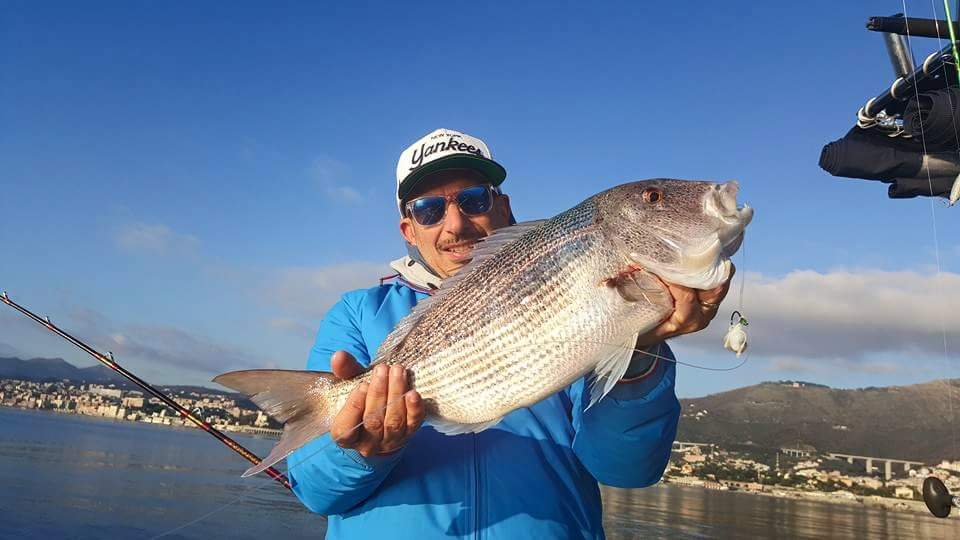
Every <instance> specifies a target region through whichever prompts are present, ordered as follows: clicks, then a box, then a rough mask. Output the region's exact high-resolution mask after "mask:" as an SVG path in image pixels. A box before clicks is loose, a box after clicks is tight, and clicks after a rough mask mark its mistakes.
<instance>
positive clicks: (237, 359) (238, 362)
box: [70, 309, 268, 375]
mask: <svg viewBox="0 0 960 540" xmlns="http://www.w3.org/2000/svg"><path fill="white" fill-rule="evenodd" d="M70 318H71V320H72V321H74V323H75V324H76V327H77V335H79V336H89V337H88V338H87V339H89V341H90V343H92V344H93V345H94V347H95V348H99V349H100V350H102V351H111V352H113V353H115V354H116V355H117V356H118V357H126V358H135V359H136V360H138V361H140V362H145V363H148V364H150V365H151V367H153V368H154V369H156V368H157V367H158V366H168V367H176V368H186V369H188V370H191V371H194V372H197V373H201V374H205V375H213V374H217V373H222V372H224V371H229V370H233V369H249V368H261V367H263V366H264V365H266V364H267V363H268V360H267V359H266V358H261V357H259V356H257V355H254V354H251V353H248V352H246V351H243V350H241V349H238V348H236V347H232V346H230V345H224V344H220V343H217V342H216V341H214V340H213V339H211V338H209V337H207V336H204V335H201V334H196V333H192V332H188V331H186V330H183V329H181V328H177V327H175V326H170V325H133V324H117V323H113V322H111V321H110V320H109V319H107V318H106V317H104V316H103V315H102V314H101V313H99V312H96V311H93V310H90V309H75V310H73V311H72V313H71V317H70Z"/></svg>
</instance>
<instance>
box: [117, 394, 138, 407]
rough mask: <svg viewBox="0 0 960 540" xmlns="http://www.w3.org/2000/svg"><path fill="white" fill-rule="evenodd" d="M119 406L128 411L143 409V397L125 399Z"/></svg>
mask: <svg viewBox="0 0 960 540" xmlns="http://www.w3.org/2000/svg"><path fill="white" fill-rule="evenodd" d="M120 404H121V405H123V406H124V407H127V408H130V409H140V408H142V407H143V396H140V397H125V398H123V401H121V403H120Z"/></svg>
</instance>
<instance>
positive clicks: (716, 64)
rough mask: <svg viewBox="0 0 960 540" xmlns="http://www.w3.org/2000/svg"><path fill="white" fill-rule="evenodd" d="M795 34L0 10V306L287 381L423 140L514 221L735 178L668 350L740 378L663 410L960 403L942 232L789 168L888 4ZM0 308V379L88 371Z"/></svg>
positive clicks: (690, 19)
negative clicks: (704, 298)
mask: <svg viewBox="0 0 960 540" xmlns="http://www.w3.org/2000/svg"><path fill="white" fill-rule="evenodd" d="M934 5H936V6H937V7H940V8H941V9H942V6H939V3H936V4H928V3H926V2H916V1H912V2H909V3H908V4H907V10H908V15H911V16H925V17H928V16H933V9H934ZM717 8H719V9H717ZM803 8H804V14H803V16H801V17H798V16H797V13H796V11H797V5H796V4H794V3H782V2H760V3H758V2H740V3H738V2H732V3H731V2H725V3H723V4H719V3H716V4H704V3H676V2H661V3H656V4H655V3H653V2H643V3H641V2H623V3H613V2H611V3H604V4H603V5H586V4H577V3H568V4H558V3H553V2H550V3H534V2H529V3H528V2H511V3H506V2H489V3H486V2H481V3H450V2H423V3H418V4H416V5H404V4H401V3H387V2H382V3H363V2H351V3H320V2H316V3H311V2H275V3H270V4H265V3H255V2H230V3H195V2H162V3H161V2H146V1H134V2H97V3H71V2H62V3H58V2H40V3H37V2H7V3H5V8H4V15H3V16H2V17H0V125H2V126H3V129H2V130H0V198H2V199H0V208H2V211H0V247H2V251H0V289H3V290H6V291H8V293H9V294H10V297H11V298H13V299H14V300H16V301H18V302H21V303H23V304H25V305H26V306H28V307H30V308H31V309H34V310H35V311H37V312H39V313H41V314H43V315H49V316H50V317H51V319H52V320H53V321H54V322H55V323H58V324H60V325H61V326H63V327H64V328H65V329H67V330H68V331H70V332H72V333H74V334H75V335H77V336H78V337H81V338H83V339H86V340H89V342H90V343H91V344H93V345H95V346H96V347H98V348H100V349H101V350H110V351H113V352H114V353H115V355H116V357H117V359H118V361H120V362H121V363H122V364H123V365H125V366H127V367H128V368H129V369H131V370H132V371H134V372H135V373H137V374H139V375H140V376H141V377H142V378H144V379H146V380H148V381H152V382H155V383H163V384H171V383H180V384H187V383H189V384H204V383H207V381H209V380H210V379H211V378H212V377H213V376H214V375H216V374H218V373H221V372H224V371H229V370H232V369H242V368H258V367H280V368H289V369H299V368H302V367H303V365H304V363H305V361H306V356H307V352H308V350H309V348H310V346H311V344H312V340H313V336H314V333H315V332H316V328H317V326H318V324H319V322H320V320H321V319H322V317H323V314H324V313H325V311H326V310H327V309H328V308H329V307H330V306H331V305H332V304H333V303H334V302H335V301H336V300H337V299H338V298H339V296H340V295H341V294H342V293H343V292H346V291H348V290H352V289H356V288H363V287H370V286H373V285H375V284H376V283H377V278H378V277H379V276H383V275H386V274H388V273H389V271H388V270H387V267H386V264H387V262H389V261H390V260H391V259H394V258H396V257H399V256H401V255H403V254H404V253H405V249H404V245H403V242H402V240H401V237H400V235H399V231H398V227H397V222H398V216H397V214H396V209H395V206H394V200H393V190H394V188H395V179H394V171H395V168H396V160H397V158H398V156H399V154H400V152H401V151H402V150H403V149H404V148H405V147H406V146H407V145H409V144H411V143H413V142H414V141H415V140H416V139H418V138H419V137H421V136H423V135H425V134H426V133H428V132H430V131H433V130H434V129H437V128H441V127H443V128H450V129H456V130H460V131H464V132H466V133H469V134H471V135H474V136H477V137H480V138H482V139H483V140H485V141H486V142H487V143H488V145H489V146H490V148H491V151H492V153H493V157H494V158H495V159H496V160H497V161H498V162H500V163H501V164H503V165H504V166H505V167H506V169H507V171H508V176H507V180H506V182H505V183H504V185H503V187H504V189H505V191H506V192H507V193H508V194H509V195H510V197H511V201H512V204H513V208H514V211H515V213H516V215H517V217H518V219H520V220H527V219H539V218H544V217H549V216H552V215H555V214H557V213H559V212H561V211H563V210H565V209H566V208H569V207H571V206H573V205H574V204H576V203H578V202H579V201H581V200H582V199H584V198H586V197H588V196H590V195H592V194H594V193H596V192H599V191H602V190H604V189H606V188H608V187H611V186H613V185H616V184H619V183H623V182H627V181H631V180H638V179H643V178H653V177H672V178H684V179H709V180H719V181H725V180H730V179H737V180H739V181H740V184H741V192H740V193H741V195H740V200H741V201H742V202H747V203H748V204H750V205H751V206H753V207H754V208H755V209H756V215H755V218H754V221H753V223H752V224H751V225H750V227H749V229H748V233H747V238H746V242H745V245H744V250H743V252H742V253H741V254H738V255H737V257H736V258H735V259H734V261H735V263H736V264H737V265H738V268H739V271H738V274H737V276H738V278H737V281H736V282H735V283H734V287H733V292H732V293H731V294H730V295H729V297H728V299H727V301H726V302H725V303H724V305H723V306H722V308H721V312H720V315H719V316H718V317H717V320H716V321H715V322H714V324H713V325H711V327H710V328H708V329H707V330H705V331H704V332H701V333H698V334H694V335H691V336H685V337H683V338H678V339H676V340H674V341H673V345H674V347H675V350H676V351H677V355H678V358H679V359H680V360H682V361H684V362H687V363H690V364H695V365H697V366H704V367H711V368H728V367H732V366H735V365H736V364H737V363H738V362H739V361H738V359H737V358H736V357H734V356H733V355H732V354H731V353H729V352H727V351H724V350H723V349H722V346H721V342H722V336H723V333H724V331H725V329H726V324H727V319H728V317H729V314H730V312H731V311H732V310H733V309H741V310H742V311H743V312H744V313H745V314H746V315H747V317H748V318H749V320H750V327H749V331H750V334H751V352H750V355H749V356H748V359H747V362H746V363H745V364H744V365H743V366H741V367H740V368H738V369H735V370H732V371H727V372H717V371H705V370H702V369H698V368H695V367H690V366H680V368H679V374H678V379H677V391H678V394H679V395H681V396H700V395H704V394H708V393H714V392H719V391H723V390H728V389H732V388H736V387H740V386H745V385H748V384H754V383H758V382H761V381H768V380H781V379H800V380H806V381H813V382H817V383H821V384H828V385H831V386H836V387H866V386H886V385H894V384H911V383H915V382H922V381H928V380H931V379H937V378H944V377H960V357H958V354H957V349H960V323H958V322H957V319H956V317H955V313H956V312H957V308H958V307H960V235H958V234H957V232H958V231H960V208H947V207H946V205H945V204H943V203H942V202H941V201H936V202H934V203H933V204H931V201H930V200H929V199H913V200H890V199H888V198H887V197H886V192H885V191H886V190H885V186H883V185H881V184H879V183H874V182H868V181H862V180H849V179H839V178H833V177H831V176H829V175H828V174H827V173H825V172H823V171H822V170H821V169H820V168H819V167H818V165H817V160H818V158H819V154H820V149H821V148H822V147H823V145H824V144H826V143H827V142H829V141H831V140H834V139H837V138H839V137H841V136H842V135H843V134H844V133H845V132H846V131H847V130H848V129H849V128H850V127H851V126H852V125H853V122H854V120H855V114H856V111H857V109H858V108H859V107H860V106H862V105H863V104H864V103H865V102H866V100H867V99H868V98H870V97H872V96H874V95H876V94H879V93H880V92H881V91H883V90H884V89H886V88H887V87H889V85H890V83H891V82H892V80H893V72H892V69H891V67H890V63H889V60H888V58H887V54H886V51H885V50H884V47H883V42H882V38H881V36H880V35H879V34H876V33H872V32H868V31H866V30H865V29H864V22H865V21H866V19H867V17H868V16H871V15H890V14H893V13H896V12H900V11H903V6H902V4H901V2H900V1H884V2H828V1H816V2H807V3H804V6H803ZM912 46H913V47H914V49H915V56H916V57H917V59H918V60H920V59H921V58H923V57H925V56H926V55H927V54H929V53H930V52H933V51H934V50H936V49H939V45H938V43H937V41H936V40H933V39H917V40H914V41H913V42H912ZM935 238H936V241H935ZM938 266H939V269H940V271H939V273H938ZM741 278H743V279H744V281H742V282H741ZM741 287H742V289H743V293H742V295H741V294H740V293H739V291H740V288H741ZM741 298H742V300H741ZM0 308H2V309H0V356H19V357H22V358H30V357H57V356H59V357H63V358H65V359H67V360H69V361H70V362H72V363H74V364H77V365H81V366H87V365H92V364H93V363H94V361H93V360H92V359H90V358H88V357H85V356H84V355H82V353H80V352H79V351H77V350H75V349H73V348H71V347H70V346H69V345H68V344H66V343H64V342H62V341H61V340H60V339H59V338H57V337H56V336H54V335H52V334H50V333H48V332H46V331H44V330H42V329H40V328H38V327H36V326H31V324H32V323H29V321H27V320H26V319H24V318H23V317H22V316H20V315H18V314H16V313H15V312H14V311H13V310H12V309H10V308H7V307H6V306H0ZM207 384H209V383H207Z"/></svg>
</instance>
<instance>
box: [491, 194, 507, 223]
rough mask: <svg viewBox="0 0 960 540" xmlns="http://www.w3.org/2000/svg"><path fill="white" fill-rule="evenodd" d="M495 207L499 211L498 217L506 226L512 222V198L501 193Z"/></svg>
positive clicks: (494, 202) (494, 204) (495, 200)
mask: <svg viewBox="0 0 960 540" xmlns="http://www.w3.org/2000/svg"><path fill="white" fill-rule="evenodd" d="M493 207H494V209H496V211H497V216H498V217H499V218H501V219H502V220H503V223H504V224H507V223H509V222H510V196H509V195H507V194H505V193H501V194H500V195H497V196H496V198H495V199H494V200H493Z"/></svg>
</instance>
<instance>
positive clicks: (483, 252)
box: [433, 219, 547, 298]
mask: <svg viewBox="0 0 960 540" xmlns="http://www.w3.org/2000/svg"><path fill="white" fill-rule="evenodd" d="M546 222H547V220H546V219H538V220H534V221H524V222H522V223H517V224H516V225H511V226H509V227H503V228H501V229H497V230H496V231H494V232H493V234H491V235H490V236H487V237H486V238H483V239H481V240H480V241H478V242H477V245H476V246H474V248H473V252H471V253H470V255H471V257H472V258H471V259H470V262H469V263H467V264H466V265H465V266H464V267H463V268H461V269H460V271H459V272H457V273H456V274H455V275H453V276H450V277H448V278H447V279H445V280H443V284H442V285H441V286H440V291H439V292H438V293H436V294H434V295H433V297H434V298H436V297H439V296H441V295H442V294H443V292H444V291H450V290H452V289H453V288H454V287H456V286H457V283H459V282H460V281H461V280H462V279H463V278H465V277H466V276H468V275H470V272H472V271H473V269H474V268H477V267H478V266H480V265H481V264H483V263H485V262H486V261H488V260H489V259H492V258H493V256H494V255H496V254H497V253H500V250H502V249H503V247H504V246H506V245H507V244H509V243H511V242H514V241H516V240H518V239H519V238H520V237H521V236H523V235H525V234H527V233H528V232H530V231H532V230H534V229H537V228H539V227H540V226H541V225H543V224H544V223H546Z"/></svg>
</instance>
